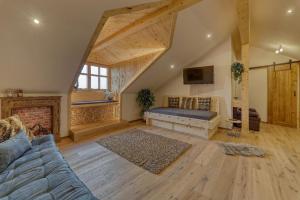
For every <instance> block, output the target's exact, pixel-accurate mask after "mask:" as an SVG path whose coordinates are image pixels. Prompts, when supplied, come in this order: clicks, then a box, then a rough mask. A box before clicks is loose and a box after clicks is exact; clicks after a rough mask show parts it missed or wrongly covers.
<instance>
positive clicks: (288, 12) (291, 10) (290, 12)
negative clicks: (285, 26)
mask: <svg viewBox="0 0 300 200" xmlns="http://www.w3.org/2000/svg"><path fill="white" fill-rule="evenodd" d="M293 12H294V10H293V9H288V10H287V11H286V13H287V14H293Z"/></svg>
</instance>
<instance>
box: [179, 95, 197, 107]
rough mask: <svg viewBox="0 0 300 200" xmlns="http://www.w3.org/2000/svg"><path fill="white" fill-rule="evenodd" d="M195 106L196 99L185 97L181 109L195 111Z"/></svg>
mask: <svg viewBox="0 0 300 200" xmlns="http://www.w3.org/2000/svg"><path fill="white" fill-rule="evenodd" d="M193 104H194V98H191V97H183V98H182V101H181V105H180V108H181V109H193Z"/></svg>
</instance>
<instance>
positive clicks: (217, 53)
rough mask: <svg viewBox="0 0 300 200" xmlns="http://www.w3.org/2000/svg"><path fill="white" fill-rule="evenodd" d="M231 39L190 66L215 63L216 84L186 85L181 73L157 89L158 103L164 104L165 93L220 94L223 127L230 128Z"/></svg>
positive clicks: (189, 94)
mask: <svg viewBox="0 0 300 200" xmlns="http://www.w3.org/2000/svg"><path fill="white" fill-rule="evenodd" d="M231 62H232V51H231V40H230V39H228V40H226V41H225V42H223V43H222V44H220V45H219V46H218V47H216V48H215V49H213V50H212V51H210V52H209V53H208V54H206V55H205V56H203V57H202V59H200V60H198V61H196V62H195V63H193V64H191V65H189V66H188V67H201V66H209V65H214V67H215V69H214V70H215V84H213V85H184V84H183V74H182V71H181V73H180V74H179V75H178V76H177V77H176V78H174V79H171V80H170V81H169V82H168V83H167V84H165V85H163V86H162V87H160V88H159V89H157V90H156V92H155V94H156V97H157V100H158V101H157V105H162V99H163V96H165V95H186V96H220V114H221V118H222V123H221V127H224V128H229V124H227V123H226V119H228V118H231V116H232V108H231V71H230V68H231Z"/></svg>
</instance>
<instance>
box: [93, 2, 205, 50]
mask: <svg viewBox="0 0 300 200" xmlns="http://www.w3.org/2000/svg"><path fill="white" fill-rule="evenodd" d="M200 1H201V0H166V1H165V2H168V4H167V5H165V6H163V7H161V8H159V9H157V10H156V11H154V12H152V13H150V14H148V15H146V16H144V17H142V18H140V19H138V20H136V21H134V22H133V23H131V24H129V25H127V26H125V27H124V28H122V29H120V30H119V31H117V32H115V33H113V34H111V35H110V36H108V37H107V38H105V39H103V40H102V41H100V42H98V43H96V44H95V46H94V47H93V51H94V52H95V51H99V50H101V49H103V48H105V47H107V46H109V45H111V44H113V43H114V42H116V41H119V40H121V39H123V38H125V37H127V36H128V35H131V34H133V33H136V32H138V31H140V30H142V29H144V28H146V27H147V26H150V25H152V24H155V23H157V22H158V21H159V20H160V19H162V18H163V17H166V16H169V15H173V14H176V13H177V12H179V11H181V10H183V9H185V8H188V7H190V6H192V5H194V4H196V3H199V2H200Z"/></svg>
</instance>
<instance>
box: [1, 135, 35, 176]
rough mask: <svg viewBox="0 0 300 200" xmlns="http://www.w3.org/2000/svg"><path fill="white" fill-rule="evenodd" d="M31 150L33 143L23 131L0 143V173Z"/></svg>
mask: <svg viewBox="0 0 300 200" xmlns="http://www.w3.org/2000/svg"><path fill="white" fill-rule="evenodd" d="M29 149H31V143H30V141H29V140H28V138H27V136H26V134H25V133H24V132H23V131H21V132H20V133H18V134H17V135H15V136H14V137H11V138H10V139H9V140H6V141H5V142H2V143H0V173H1V172H3V171H4V170H5V169H6V168H7V167H8V166H9V165H10V164H11V163H12V162H13V161H15V160H16V159H18V158H19V157H21V156H22V155H23V154H24V153H25V152H26V151H27V150H29Z"/></svg>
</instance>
